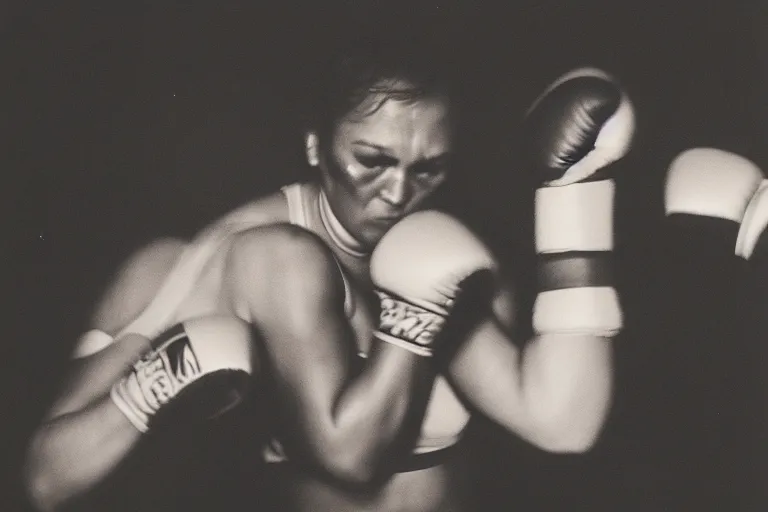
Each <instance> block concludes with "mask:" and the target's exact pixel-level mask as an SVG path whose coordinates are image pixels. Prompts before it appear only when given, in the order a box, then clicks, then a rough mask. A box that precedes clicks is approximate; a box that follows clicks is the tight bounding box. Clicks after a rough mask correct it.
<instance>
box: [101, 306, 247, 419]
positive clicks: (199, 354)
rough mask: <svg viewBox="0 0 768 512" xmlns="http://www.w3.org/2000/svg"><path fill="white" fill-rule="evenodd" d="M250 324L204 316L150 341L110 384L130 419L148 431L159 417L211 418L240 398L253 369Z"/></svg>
mask: <svg viewBox="0 0 768 512" xmlns="http://www.w3.org/2000/svg"><path fill="white" fill-rule="evenodd" d="M252 347H253V343H252V340H251V336H250V327H249V326H248V324H246V323H245V322H242V321H240V320H238V319H235V318H229V317H204V318H198V319H194V320H189V321H186V322H183V323H181V324H178V325H176V326H175V327H172V328H171V329H169V330H168V331H166V332H165V333H164V334H162V335H160V336H159V337H157V338H156V339H155V340H154V341H153V342H152V349H151V350H150V351H149V352H148V353H147V354H145V355H144V356H143V357H142V358H141V359H140V360H139V361H137V362H136V363H135V364H134V365H133V366H132V368H131V369H130V371H129V372H128V373H127V374H126V375H125V376H124V377H123V378H121V379H120V380H119V381H117V382H116V383H115V384H114V385H113V386H112V389H111V392H110V396H111V398H112V401H113V402H114V403H115V405H116V406H117V407H118V409H120V411H121V412H122V413H123V414H124V415H125V417H126V418H128V420H129V421H130V422H131V423H132V424H133V425H134V426H135V427H136V428H137V429H138V430H139V431H141V432H147V431H148V430H149V428H150V427H151V426H152V425H154V424H155V423H156V422H158V420H160V419H161V418H167V419H170V418H173V420H174V421H194V420H198V419H210V418H213V417H216V416H218V415H220V414H222V413H224V412H225V411H227V410H229V409H231V408H233V407H234V406H236V405H237V404H238V403H240V401H241V400H242V398H243V396H244V394H245V392H246V391H247V389H248V386H249V383H250V376H251V374H252V372H253V367H252V366H253V357H254V352H253V348H252Z"/></svg>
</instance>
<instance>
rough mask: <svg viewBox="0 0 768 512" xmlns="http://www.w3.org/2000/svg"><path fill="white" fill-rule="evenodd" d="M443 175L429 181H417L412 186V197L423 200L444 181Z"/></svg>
mask: <svg viewBox="0 0 768 512" xmlns="http://www.w3.org/2000/svg"><path fill="white" fill-rule="evenodd" d="M445 178H446V177H445V175H441V176H439V177H435V178H433V179H431V180H429V181H417V182H416V184H415V185H414V187H413V190H414V192H415V193H414V197H415V198H416V199H417V200H418V201H423V200H425V199H427V198H429V197H430V196H432V195H433V194H434V193H435V192H437V190H438V189H439V188H440V186H441V185H442V184H443V183H444V182H445Z"/></svg>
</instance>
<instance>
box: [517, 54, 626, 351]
mask: <svg viewBox="0 0 768 512" xmlns="http://www.w3.org/2000/svg"><path fill="white" fill-rule="evenodd" d="M524 128H525V136H524V137H525V138H524V140H525V141H526V146H525V148H524V151H525V153H526V158H527V159H528V163H529V165H530V166H531V170H532V172H533V173H534V177H535V179H536V180H537V182H538V188H537V190H536V197H535V237H536V252H537V254H538V256H539V261H538V284H539V294H538V296H537V298H536V302H535V304H534V317H533V326H534V330H535V332H536V333H537V334H589V335H597V336H606V337H611V336H615V335H616V334H617V333H618V332H619V331H620V330H621V328H622V311H621V307H620V303H619V299H618V295H617V293H616V290H615V288H614V285H613V283H614V279H613V271H612V268H613V254H612V251H613V209H614V195H615V193H614V183H613V180H612V179H610V177H609V176H606V175H605V174H606V172H605V168H606V166H608V165H609V164H611V163H613V162H615V161H617V160H619V159H620V158H622V157H623V156H624V155H626V153H627V152H628V151H629V149H630V146H631V142H632V138H633V135H634V129H635V115H634V108H633V106H632V103H631V101H630V99H629V97H628V96H627V95H626V93H625V92H624V91H623V89H622V88H621V87H620V86H619V84H618V83H617V82H616V80H615V79H613V78H612V77H611V76H610V75H608V74H607V73H605V72H603V71H601V70H598V69H593V68H583V69H578V70H574V71H571V72H569V73H566V74H565V75H563V76H562V77H560V78H559V79H557V80H556V81H555V82H554V83H553V84H552V85H551V86H549V87H548V88H547V89H546V90H545V92H544V93H543V94H542V95H541V96H540V97H539V98H538V99H537V100H536V101H535V102H534V104H533V106H532V107H531V108H530V109H529V111H528V113H527V117H526V119H525V126H524ZM601 175H602V176H601Z"/></svg>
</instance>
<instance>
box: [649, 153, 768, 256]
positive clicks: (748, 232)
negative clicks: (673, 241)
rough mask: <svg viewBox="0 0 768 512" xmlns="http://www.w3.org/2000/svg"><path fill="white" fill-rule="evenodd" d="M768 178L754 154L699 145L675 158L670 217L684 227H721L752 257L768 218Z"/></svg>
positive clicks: (668, 193) (737, 250)
mask: <svg viewBox="0 0 768 512" xmlns="http://www.w3.org/2000/svg"><path fill="white" fill-rule="evenodd" d="M765 196H766V181H765V180H764V178H763V173H762V171H761V170H760V168H759V167H757V165H755V164H754V163H753V162H751V161H750V160H748V159H746V158H744V157H742V156H739V155H736V154H734V153H730V152H727V151H723V150H720V149H715V148H693V149H689V150H686V151H684V152H682V153H680V154H679V155H678V156H677V157H676V158H675V159H674V160H673V161H672V163H671V164H670V166H669V170H668V172H667V181H666V187H665V194H664V208H665V212H666V215H667V217H671V218H673V219H675V220H676V221H677V223H678V225H679V226H682V229H685V227H686V226H688V227H689V228H690V229H698V230H701V229H704V223H706V226H708V227H709V228H710V229H713V230H714V229H719V234H720V237H719V238H720V239H721V240H722V242H723V243H724V244H726V245H727V246H728V250H732V251H733V253H734V254H735V255H737V256H740V257H742V258H745V259H749V258H750V257H751V255H752V253H753V251H754V248H755V246H756V245H757V243H758V240H759V238H760V235H761V234H762V233H763V231H764V230H765V226H766V224H768V198H766V197H765Z"/></svg>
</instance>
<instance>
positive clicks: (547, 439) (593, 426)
mask: <svg viewBox="0 0 768 512" xmlns="http://www.w3.org/2000/svg"><path fill="white" fill-rule="evenodd" d="M605 412H606V411H604V410H601V411H599V412H597V411H592V413H587V411H585V410H584V409H576V410H573V409H569V410H563V411H558V412H557V413H556V414H546V415H540V416H539V418H538V421H536V422H535V428H534V435H533V436H531V437H532V439H531V440H532V441H533V443H534V444H535V445H536V446H537V447H538V448H540V449H542V450H544V451H547V452H551V453H557V454H583V453H587V452H589V451H590V450H592V448H593V447H594V446H595V444H597V442H598V440H599V439H600V434H601V432H602V428H603V425H604V423H605V417H606V414H605Z"/></svg>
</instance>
